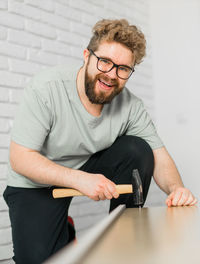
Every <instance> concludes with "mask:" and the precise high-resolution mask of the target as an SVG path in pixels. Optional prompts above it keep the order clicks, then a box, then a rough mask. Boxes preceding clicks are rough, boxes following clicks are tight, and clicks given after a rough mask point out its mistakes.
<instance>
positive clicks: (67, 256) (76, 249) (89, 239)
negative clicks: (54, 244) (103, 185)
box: [44, 205, 126, 264]
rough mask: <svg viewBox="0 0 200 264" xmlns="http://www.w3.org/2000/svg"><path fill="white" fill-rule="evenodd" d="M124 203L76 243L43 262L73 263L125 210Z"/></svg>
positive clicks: (54, 263)
mask: <svg viewBox="0 0 200 264" xmlns="http://www.w3.org/2000/svg"><path fill="white" fill-rule="evenodd" d="M125 208H126V206H125V205H119V206H118V207H117V208H116V209H115V210H113V211H112V212H111V213H110V214H109V215H108V216H107V217H106V218H105V219H103V220H102V221H101V222H100V223H99V224H97V225H95V226H94V227H92V228H91V229H90V230H89V232H88V233H87V234H86V235H83V236H82V237H81V238H80V239H79V241H78V244H77V245H75V244H70V245H68V246H66V247H64V248H63V249H61V250H59V252H57V253H56V254H55V255H53V256H52V257H51V258H49V259H48V260H47V261H45V262H44V264H75V263H77V262H78V261H80V259H81V258H82V257H83V255H85V254H86V253H87V252H88V250H89V249H90V248H91V247H92V246H93V245H94V243H95V241H96V240H97V239H98V238H99V237H100V236H101V235H102V234H103V233H104V232H105V230H106V229H107V228H108V227H109V225H110V224H111V223H112V222H113V221H114V220H115V219H116V218H117V217H118V216H119V215H120V214H121V213H122V212H123V211H124V210H125Z"/></svg>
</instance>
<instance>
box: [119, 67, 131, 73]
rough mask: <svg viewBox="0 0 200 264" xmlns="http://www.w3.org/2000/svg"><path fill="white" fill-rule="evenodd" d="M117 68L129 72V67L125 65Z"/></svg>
mask: <svg viewBox="0 0 200 264" xmlns="http://www.w3.org/2000/svg"><path fill="white" fill-rule="evenodd" d="M119 69H120V71H124V72H129V71H130V69H128V68H126V67H120V68H119Z"/></svg>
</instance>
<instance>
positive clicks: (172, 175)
mask: <svg viewBox="0 0 200 264" xmlns="http://www.w3.org/2000/svg"><path fill="white" fill-rule="evenodd" d="M153 152H154V159H155V168H154V179H155V182H156V183H157V184H158V186H159V187H160V188H161V189H162V190H163V191H164V192H165V193H167V194H170V193H171V192H173V191H174V190H175V189H176V188H178V187H183V186H184V185H183V182H182V180H181V177H180V174H179V172H178V170H177V168H176V165H175V163H174V161H173V160H172V158H171V157H170V155H169V154H168V152H167V150H166V149H165V148H161V149H157V150H154V151H153Z"/></svg>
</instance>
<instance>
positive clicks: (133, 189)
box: [53, 169, 143, 206]
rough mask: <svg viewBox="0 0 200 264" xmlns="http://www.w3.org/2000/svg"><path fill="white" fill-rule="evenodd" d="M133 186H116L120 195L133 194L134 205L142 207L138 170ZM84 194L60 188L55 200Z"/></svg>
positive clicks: (133, 176)
mask: <svg viewBox="0 0 200 264" xmlns="http://www.w3.org/2000/svg"><path fill="white" fill-rule="evenodd" d="M131 183H132V184H119V185H116V189H117V192H118V193H119V194H125V193H133V202H134V205H138V206H141V205H142V204H143V189H142V182H141V179H140V175H139V172H138V170H137V169H134V170H133V171H132V182H131ZM83 195H84V194H83V193H81V192H79V191H77V190H75V189H69V188H58V189H54V190H53V197H54V198H63V197H72V196H83Z"/></svg>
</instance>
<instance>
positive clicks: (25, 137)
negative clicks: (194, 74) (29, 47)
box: [4, 20, 196, 264]
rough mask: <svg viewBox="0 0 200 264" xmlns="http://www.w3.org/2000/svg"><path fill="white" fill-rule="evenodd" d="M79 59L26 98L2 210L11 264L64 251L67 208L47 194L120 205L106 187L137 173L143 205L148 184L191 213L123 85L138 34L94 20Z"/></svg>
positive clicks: (49, 74) (139, 43)
mask: <svg viewBox="0 0 200 264" xmlns="http://www.w3.org/2000/svg"><path fill="white" fill-rule="evenodd" d="M93 33H94V34H93V36H92V38H91V40H90V43H89V45H88V47H87V49H85V50H84V53H83V55H84V65H83V66H82V67H81V68H80V66H79V65H68V66H66V67H57V68H53V69H51V70H47V71H45V72H42V73H41V74H39V75H38V76H36V77H35V78H33V80H32V81H31V83H30V85H29V86H28V87H27V88H26V89H25V93H24V100H23V102H22V104H21V107H20V109H19V113H18V115H17V117H16V120H15V124H14V127H13V131H12V141H11V145H10V163H9V175H8V186H7V189H6V190H5V193H4V197H5V200H6V202H7V204H8V206H9V213H10V219H11V225H12V235H13V243H14V254H15V257H14V260H15V261H16V262H17V263H26V264H28V263H34V264H36V263H41V262H42V261H43V260H45V259H46V258H48V257H49V256H50V255H51V254H53V253H54V252H56V251H57V250H58V249H60V248H61V247H63V246H64V245H66V244H67V243H68V242H69V241H70V237H69V232H68V225H67V216H68V208H69V205H70V202H71V198H62V199H53V198H52V195H51V192H52V189H53V188H54V187H52V186H64V187H72V188H75V189H78V190H79V191H81V192H82V193H84V194H85V195H87V196H88V197H90V198H91V199H93V200H95V201H98V200H104V199H109V200H111V203H110V210H113V209H114V208H115V207H116V206H117V205H119V204H121V203H125V204H126V206H127V207H134V206H135V205H134V204H133V201H132V199H131V196H130V195H120V196H119V194H118V193H117V191H116V185H115V184H121V183H122V184H123V183H130V181H131V172H132V170H133V169H135V168H137V169H138V170H139V172H140V176H141V180H142V184H143V189H144V200H145V199H146V196H147V193H148V189H149V185H150V181H151V177H152V175H154V179H155V181H156V183H157V184H158V185H159V187H160V188H161V189H162V190H163V191H164V192H166V193H167V194H168V198H167V200H166V204H167V205H168V206H181V205H194V204H195V203H196V199H195V197H194V196H193V195H192V193H191V192H190V191H189V190H188V189H186V188H185V187H184V186H183V183H182V181H181V178H180V176H179V173H178V171H177V169H176V167H175V164H174V162H173V160H172V159H171V157H170V156H169V154H168V152H167V150H166V148H165V147H164V146H163V143H162V141H161V140H160V138H159V136H158V135H157V133H156V130H155V127H154V125H153V123H152V121H151V119H150V117H149V115H148V114H147V112H146V111H145V109H144V106H143V103H142V101H141V100H140V99H139V98H137V97H136V96H134V95H133V94H132V93H131V92H130V91H129V90H128V89H127V88H125V84H126V82H127V80H128V79H129V77H130V76H131V75H132V74H133V72H134V66H135V65H136V64H139V63H140V62H141V60H142V58H143V57H144V55H145V39H144V35H143V34H142V32H140V31H139V30H138V29H137V28H136V27H135V26H131V25H129V24H128V22H127V21H126V20H102V21H99V22H98V23H97V24H96V25H95V26H94V29H93Z"/></svg>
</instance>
